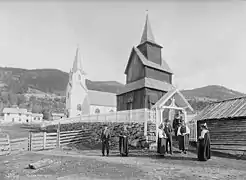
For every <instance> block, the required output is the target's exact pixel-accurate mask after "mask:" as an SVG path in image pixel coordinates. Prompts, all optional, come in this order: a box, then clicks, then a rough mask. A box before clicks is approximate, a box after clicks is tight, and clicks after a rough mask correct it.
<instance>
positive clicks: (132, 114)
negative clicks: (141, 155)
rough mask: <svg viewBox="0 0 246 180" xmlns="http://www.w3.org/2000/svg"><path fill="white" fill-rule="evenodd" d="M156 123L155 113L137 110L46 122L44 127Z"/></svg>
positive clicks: (147, 110)
mask: <svg viewBox="0 0 246 180" xmlns="http://www.w3.org/2000/svg"><path fill="white" fill-rule="evenodd" d="M147 119H148V120H150V121H152V122H155V112H154V111H152V110H149V109H136V110H127V111H116V112H111V113H105V114H93V115H81V116H76V117H70V118H64V119H62V120H60V119H59V120H54V121H51V122H44V123H43V125H44V126H49V125H56V124H59V123H60V124H68V123H77V122H125V123H127V122H137V123H139V122H145V121H146V120H147Z"/></svg>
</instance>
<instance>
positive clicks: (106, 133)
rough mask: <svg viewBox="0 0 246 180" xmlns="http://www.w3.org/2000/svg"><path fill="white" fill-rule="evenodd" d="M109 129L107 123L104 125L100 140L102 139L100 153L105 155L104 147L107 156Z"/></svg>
mask: <svg viewBox="0 0 246 180" xmlns="http://www.w3.org/2000/svg"><path fill="white" fill-rule="evenodd" d="M110 138H111V136H110V131H109V129H108V126H107V125H104V129H103V130H102V134H101V140H102V155H103V156H105V154H104V152H105V148H106V151H107V156H108V155H109V140H110Z"/></svg>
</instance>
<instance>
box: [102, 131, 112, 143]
mask: <svg viewBox="0 0 246 180" xmlns="http://www.w3.org/2000/svg"><path fill="white" fill-rule="evenodd" d="M104 131H105V130H104V129H103V130H102V133H101V140H102V141H109V140H110V138H111V135H110V131H109V130H108V129H107V130H106V131H105V132H104Z"/></svg>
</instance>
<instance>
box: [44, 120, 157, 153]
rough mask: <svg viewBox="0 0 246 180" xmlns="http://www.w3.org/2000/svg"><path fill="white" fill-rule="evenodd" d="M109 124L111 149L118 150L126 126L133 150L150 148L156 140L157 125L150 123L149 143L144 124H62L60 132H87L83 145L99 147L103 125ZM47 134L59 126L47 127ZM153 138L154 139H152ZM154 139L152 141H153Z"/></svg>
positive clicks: (148, 131) (148, 128)
mask: <svg viewBox="0 0 246 180" xmlns="http://www.w3.org/2000/svg"><path fill="white" fill-rule="evenodd" d="M104 124H107V126H108V128H109V130H110V132H111V137H112V138H111V149H115V148H116V149H117V148H118V141H119V135H120V133H121V132H122V131H123V128H124V126H126V127H127V130H128V131H129V134H130V135H129V143H130V146H131V147H132V148H145V147H148V146H149V143H151V142H153V140H155V124H153V123H150V122H149V123H148V125H147V135H148V138H147V140H148V142H147V141H146V136H144V123H116V122H110V123H103V122H96V123H89V122H80V123H73V124H61V125H60V131H61V132H62V131H73V130H82V131H84V132H87V133H86V134H85V136H86V137H83V140H81V145H83V146H90V147H91V148H93V147H98V145H99V144H100V143H101V140H100V136H101V131H102V129H103V125H104ZM45 131H46V132H56V131H57V125H52V126H48V127H46V130H45ZM151 137H152V138H151ZM151 139H152V141H151Z"/></svg>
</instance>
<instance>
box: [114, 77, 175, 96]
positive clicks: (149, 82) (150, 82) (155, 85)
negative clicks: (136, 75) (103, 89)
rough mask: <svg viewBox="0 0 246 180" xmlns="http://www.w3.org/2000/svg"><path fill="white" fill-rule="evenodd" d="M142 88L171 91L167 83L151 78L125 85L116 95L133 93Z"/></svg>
mask: <svg viewBox="0 0 246 180" xmlns="http://www.w3.org/2000/svg"><path fill="white" fill-rule="evenodd" d="M143 87H147V88H152V89H157V90H161V91H165V92H168V91H170V90H171V89H173V86H172V85H171V84H169V83H167V82H163V81H158V80H155V79H151V78H143V79H140V80H138V81H134V82H132V83H129V84H126V85H125V87H123V88H122V89H121V90H120V92H119V93H118V95H120V94H124V93H127V92H130V91H134V90H136V89H141V88H143Z"/></svg>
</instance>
